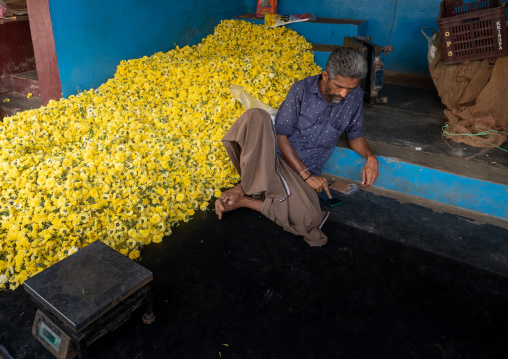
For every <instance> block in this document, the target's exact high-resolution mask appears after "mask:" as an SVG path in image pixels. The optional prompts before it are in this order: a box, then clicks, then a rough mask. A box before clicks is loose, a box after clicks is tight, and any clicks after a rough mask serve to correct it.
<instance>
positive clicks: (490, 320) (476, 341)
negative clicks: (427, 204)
mask: <svg viewBox="0 0 508 359" xmlns="http://www.w3.org/2000/svg"><path fill="white" fill-rule="evenodd" d="M354 201H355V200H354V199H353V197H352V198H351V199H350V200H349V202H354ZM344 208H345V207H342V208H341V206H338V207H335V208H334V210H333V213H332V216H331V217H330V219H329V221H328V222H327V223H326V224H325V227H324V230H325V232H326V233H327V234H328V236H329V243H328V244H327V245H326V246H324V247H322V248H310V247H308V246H307V245H306V243H305V242H304V241H303V240H301V239H299V238H297V237H295V236H293V235H291V234H289V233H286V232H284V231H282V230H281V229H280V228H278V227H277V226H276V225H275V224H273V223H272V222H270V221H269V220H267V219H266V218H264V217H262V216H260V215H259V214H257V213H255V212H253V211H249V210H238V211H235V212H232V213H228V214H227V215H226V216H225V218H224V219H223V220H222V221H219V220H217V218H216V217H215V214H214V213H213V212H211V211H209V212H199V213H197V215H196V218H195V219H194V220H192V221H190V222H189V223H185V224H182V225H180V226H179V227H177V228H175V230H174V233H173V234H172V235H171V236H170V237H169V238H166V239H165V240H164V241H163V243H161V244H152V245H149V246H147V247H146V248H145V249H144V250H143V253H142V255H143V258H142V259H141V262H140V263H141V264H142V265H143V266H145V267H146V268H148V269H150V270H151V271H153V273H154V281H153V282H152V288H153V292H154V305H155V312H156V321H155V323H153V324H152V325H144V324H142V323H141V314H142V313H140V312H135V313H134V315H133V317H132V318H131V319H130V320H129V321H128V322H126V323H125V324H124V325H123V326H121V327H120V328H118V329H117V330H116V331H114V332H111V333H109V334H107V335H106V336H104V337H103V338H101V339H99V340H98V341H97V342H95V343H93V344H92V346H91V347H90V357H91V358H168V357H171V358H173V357H174V358H339V357H340V358H426V359H427V358H436V359H438V358H439V359H441V358H505V354H506V352H507V351H508V344H507V342H506V340H504V339H505V338H506V336H507V335H508V308H507V307H506V299H507V297H508V289H507V288H508V286H507V284H508V283H507V279H506V278H503V277H501V276H498V275H495V274H492V273H489V272H486V271H482V270H480V269H477V268H475V267H471V266H467V265H465V264H461V263H458V262H456V261H453V260H451V259H447V258H444V257H440V256H437V255H434V254H432V253H429V252H426V251H423V250H421V249H417V248H414V247H411V246H406V245H404V244H401V243H399V242H396V241H393V240H390V239H386V238H383V237H381V236H378V235H376V234H372V233H368V232H366V231H359V230H357V229H354V228H352V227H349V226H346V225H344V224H343V223H341V222H340V221H339V220H337V219H339V218H340V217H341V216H342V215H344V214H345V213H344V211H345V209H344ZM367 210H368V209H367ZM420 230H423V229H420ZM386 234H387V235H389V234H390V233H386ZM0 309H1V311H0V323H1V324H0V326H1V329H0V345H4V346H5V347H6V348H7V349H8V350H9V352H10V353H11V355H13V356H14V357H15V358H50V357H51V356H50V355H49V353H47V352H46V351H45V349H43V348H42V346H41V345H40V344H39V343H38V342H37V341H36V340H35V339H34V338H33V337H32V335H31V331H30V327H31V324H32V321H33V319H34V315H35V313H34V310H33V308H32V306H31V304H30V302H29V298H28V294H27V293H25V292H24V291H23V290H22V289H18V290H16V291H14V292H3V293H0Z"/></svg>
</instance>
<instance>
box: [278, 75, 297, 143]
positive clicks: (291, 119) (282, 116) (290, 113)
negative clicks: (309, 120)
mask: <svg viewBox="0 0 508 359" xmlns="http://www.w3.org/2000/svg"><path fill="white" fill-rule="evenodd" d="M300 87H302V85H301V84H298V83H296V84H293V85H292V86H291V88H290V89H289V92H288V94H287V96H286V99H285V100H284V101H283V102H282V104H281V105H280V107H279V110H278V111H277V115H276V116H275V124H274V127H275V133H277V134H278V135H285V136H288V137H289V136H291V135H292V134H293V133H294V132H295V130H296V123H297V121H298V116H299V113H300V106H301V102H302V99H301V96H299V94H298V89H299V88H300ZM302 94H303V91H302Z"/></svg>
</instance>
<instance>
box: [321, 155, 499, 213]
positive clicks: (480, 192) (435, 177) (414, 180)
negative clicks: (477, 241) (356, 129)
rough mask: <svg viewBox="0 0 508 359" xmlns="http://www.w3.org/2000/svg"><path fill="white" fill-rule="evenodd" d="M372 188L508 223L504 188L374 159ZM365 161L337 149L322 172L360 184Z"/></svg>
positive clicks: (398, 162) (445, 173) (477, 180)
mask: <svg viewBox="0 0 508 359" xmlns="http://www.w3.org/2000/svg"><path fill="white" fill-rule="evenodd" d="M378 159H379V178H378V180H377V182H376V184H375V186H376V187H380V188H384V189H388V190H392V191H397V192H400V193H404V194H407V195H411V196H417V197H421V198H425V199H428V200H432V201H436V202H439V203H443V204H446V205H451V206H456V207H460V208H463V209H468V210H471V211H476V212H480V213H483V214H486V215H489V216H493V217H497V218H500V219H504V220H508V186H505V185H501V184H496V183H492V182H488V181H484V180H479V179H475V178H470V177H465V176H459V175H456V174H452V173H447V172H443V171H438V170H435V169H431V168H427V167H423V166H418V165H413V164H410V163H406V162H402V161H400V160H398V159H394V158H389V157H382V156H378ZM364 164H365V159H364V158H363V157H361V156H360V155H358V154H357V153H356V152H354V151H352V150H350V149H347V148H341V147H337V148H335V151H334V152H333V154H332V156H331V158H330V159H329V160H328V162H327V163H326V164H325V167H324V168H323V172H325V173H328V174H331V175H334V176H340V177H345V178H349V179H351V180H354V181H359V182H361V170H362V167H363V165H364Z"/></svg>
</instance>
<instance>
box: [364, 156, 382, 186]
mask: <svg viewBox="0 0 508 359" xmlns="http://www.w3.org/2000/svg"><path fill="white" fill-rule="evenodd" d="M378 175H379V162H378V160H377V158H376V156H369V157H368V158H367V163H365V166H363V169H362V186H363V187H370V186H372V185H373V184H374V182H376V180H377V176H378Z"/></svg>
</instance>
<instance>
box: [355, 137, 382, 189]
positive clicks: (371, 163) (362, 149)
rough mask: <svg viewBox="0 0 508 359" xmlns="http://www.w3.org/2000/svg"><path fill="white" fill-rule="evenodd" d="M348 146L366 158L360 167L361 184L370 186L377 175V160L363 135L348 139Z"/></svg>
mask: <svg viewBox="0 0 508 359" xmlns="http://www.w3.org/2000/svg"><path fill="white" fill-rule="evenodd" d="M348 143H349V146H350V147H351V148H352V149H353V150H354V151H355V152H356V153H358V154H359V155H360V156H362V157H363V158H365V159H366V160H367V163H365V166H363V169H362V186H363V187H370V186H372V185H373V184H374V182H376V180H377V176H378V175H379V162H378V160H377V158H376V156H374V154H373V153H372V151H371V150H370V147H369V145H368V143H367V141H366V140H365V137H358V138H353V139H348Z"/></svg>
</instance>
